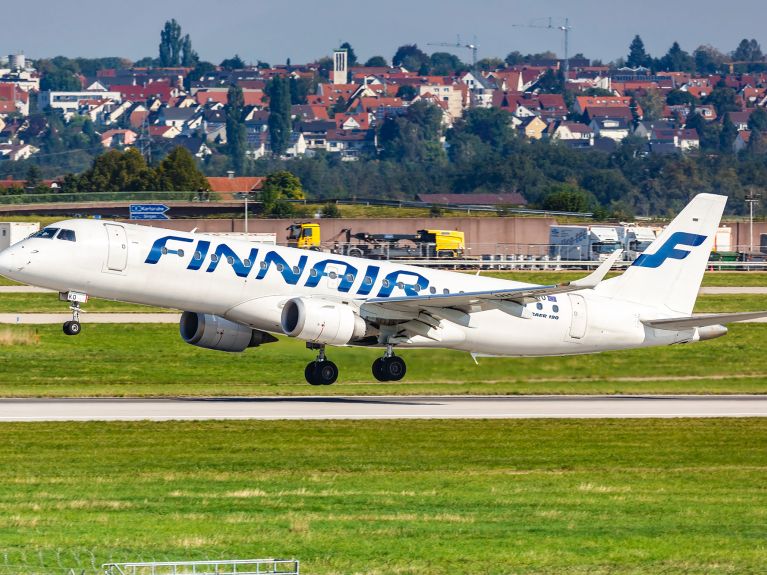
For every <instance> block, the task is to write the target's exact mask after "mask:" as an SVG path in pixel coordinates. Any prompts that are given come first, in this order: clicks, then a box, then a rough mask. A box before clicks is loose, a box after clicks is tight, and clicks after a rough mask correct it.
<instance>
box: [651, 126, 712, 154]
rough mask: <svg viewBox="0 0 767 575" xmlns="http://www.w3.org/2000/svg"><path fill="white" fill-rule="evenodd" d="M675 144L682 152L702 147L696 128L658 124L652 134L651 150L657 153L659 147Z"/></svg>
mask: <svg viewBox="0 0 767 575" xmlns="http://www.w3.org/2000/svg"><path fill="white" fill-rule="evenodd" d="M669 145H671V146H673V147H674V148H676V149H677V150H679V151H681V152H689V151H692V150H697V149H699V148H700V137H699V135H698V132H697V131H696V130H692V129H688V128H666V127H660V126H656V127H654V128H653V130H652V134H651V135H650V150H651V151H652V152H655V153H657V152H658V149H659V147H660V148H661V150H662V147H664V146H669Z"/></svg>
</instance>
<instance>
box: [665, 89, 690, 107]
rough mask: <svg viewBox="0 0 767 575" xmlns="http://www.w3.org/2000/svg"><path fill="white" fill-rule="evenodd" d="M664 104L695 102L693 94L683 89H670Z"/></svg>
mask: <svg viewBox="0 0 767 575" xmlns="http://www.w3.org/2000/svg"><path fill="white" fill-rule="evenodd" d="M666 104H668V105H669V106H684V105H686V106H692V105H693V104H695V96H693V95H692V94H690V93H689V92H685V91H684V90H678V89H677V90H671V91H670V92H669V93H668V95H667V96H666Z"/></svg>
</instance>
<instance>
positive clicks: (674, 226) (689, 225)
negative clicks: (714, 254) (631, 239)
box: [597, 194, 727, 315]
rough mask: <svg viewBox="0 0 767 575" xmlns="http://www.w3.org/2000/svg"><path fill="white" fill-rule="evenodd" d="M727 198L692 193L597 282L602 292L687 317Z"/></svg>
mask: <svg viewBox="0 0 767 575" xmlns="http://www.w3.org/2000/svg"><path fill="white" fill-rule="evenodd" d="M725 203H727V196H718V195H714V194H698V195H697V196H695V197H694V198H693V199H692V201H691V202H690V203H689V204H687V206H686V207H685V208H684V209H683V210H682V212H681V213H680V214H679V215H678V216H677V217H676V218H674V221H672V222H671V224H669V226H668V227H667V228H666V229H665V230H664V231H663V233H661V235H660V236H658V238H657V239H656V240H655V241H654V242H653V243H652V244H651V245H650V247H648V248H647V250H646V251H645V253H643V254H642V255H640V256H639V257H638V258H637V259H636V261H634V263H633V264H632V265H631V267H629V268H628V269H627V270H626V272H625V273H624V274H623V275H621V276H619V277H617V278H613V279H610V280H607V281H604V282H602V283H601V284H600V285H599V286H598V288H597V291H598V292H599V293H600V294H602V295H605V296H608V297H613V298H616V299H621V300H625V301H631V302H636V303H640V304H644V305H648V306H652V307H656V308H667V309H668V310H671V311H673V312H676V313H678V314H682V315H690V314H691V313H692V308H693V306H694V305H695V298H696V297H697V296H698V290H699V289H700V283H701V281H702V280H703V274H704V272H705V271H706V262H708V258H709V255H710V253H711V246H712V245H713V243H714V238H715V236H716V230H717V228H718V227H719V221H720V220H721V218H722V212H723V211H724V205H725Z"/></svg>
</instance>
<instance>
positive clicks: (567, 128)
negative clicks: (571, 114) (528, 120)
mask: <svg viewBox="0 0 767 575" xmlns="http://www.w3.org/2000/svg"><path fill="white" fill-rule="evenodd" d="M544 133H545V134H546V135H547V136H548V137H549V138H551V139H552V140H561V141H563V142H577V143H578V145H579V146H582V145H586V146H593V145H594V131H593V130H592V129H591V128H590V127H589V126H587V125H586V124H581V123H580V122H568V121H566V120H562V121H560V122H552V123H551V124H549V125H548V127H547V128H546V131H545V132H544Z"/></svg>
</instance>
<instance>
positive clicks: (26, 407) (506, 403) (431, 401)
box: [0, 395, 767, 421]
mask: <svg viewBox="0 0 767 575" xmlns="http://www.w3.org/2000/svg"><path fill="white" fill-rule="evenodd" d="M678 417H767V396H746V395H733V396H512V397H509V396H502V397H499V396H493V397H480V396H471V397H458V396H433V397H429V396H419V397H383V396H380V397H375V396H374V397H362V396H357V397H355V396H345V397H253V398H245V397H235V398H176V399H111V398H108V399H2V400H0V421H137V420H152V421H165V420H208V419H253V420H274V419H530V418H550V419H575V418H589V419H591V418H678Z"/></svg>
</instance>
